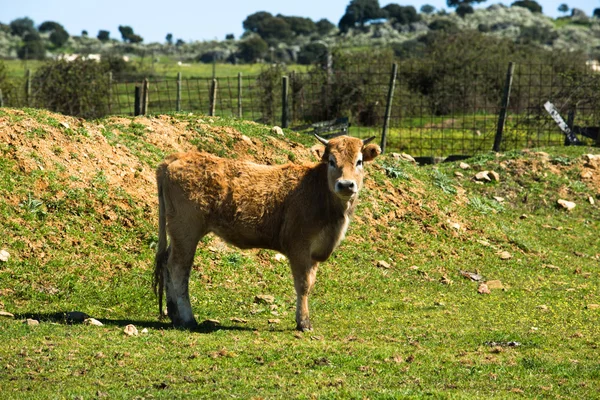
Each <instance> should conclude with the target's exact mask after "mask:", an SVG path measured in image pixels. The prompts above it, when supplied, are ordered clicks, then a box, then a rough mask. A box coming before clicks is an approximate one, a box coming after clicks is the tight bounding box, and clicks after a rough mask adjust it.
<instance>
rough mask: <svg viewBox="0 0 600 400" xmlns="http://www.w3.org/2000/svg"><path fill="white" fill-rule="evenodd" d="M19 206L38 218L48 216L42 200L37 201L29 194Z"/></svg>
mask: <svg viewBox="0 0 600 400" xmlns="http://www.w3.org/2000/svg"><path fill="white" fill-rule="evenodd" d="M19 206H20V207H21V208H22V209H24V210H25V211H26V212H27V213H29V214H33V215H34V216H36V217H37V218H40V219H41V218H44V217H45V216H46V211H44V203H43V202H42V201H41V200H38V199H35V198H34V197H33V196H32V195H31V193H28V194H27V199H26V200H24V201H22V202H21V203H19Z"/></svg>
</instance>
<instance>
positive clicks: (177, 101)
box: [175, 72, 181, 112]
mask: <svg viewBox="0 0 600 400" xmlns="http://www.w3.org/2000/svg"><path fill="white" fill-rule="evenodd" d="M175 111H177V112H180V111H181V72H178V73H177V97H176V99H175Z"/></svg>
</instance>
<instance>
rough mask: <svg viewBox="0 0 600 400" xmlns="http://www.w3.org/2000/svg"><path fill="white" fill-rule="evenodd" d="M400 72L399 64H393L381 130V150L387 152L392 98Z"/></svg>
mask: <svg viewBox="0 0 600 400" xmlns="http://www.w3.org/2000/svg"><path fill="white" fill-rule="evenodd" d="M397 73H398V64H396V63H394V64H392V75H391V76H390V86H389V88H388V95H387V104H386V105H385V116H384V118H383V131H382V132H381V152H382V153H385V146H386V144H387V133H388V128H389V126H390V115H391V113H392V100H393V99H394V88H395V87H396V75H397Z"/></svg>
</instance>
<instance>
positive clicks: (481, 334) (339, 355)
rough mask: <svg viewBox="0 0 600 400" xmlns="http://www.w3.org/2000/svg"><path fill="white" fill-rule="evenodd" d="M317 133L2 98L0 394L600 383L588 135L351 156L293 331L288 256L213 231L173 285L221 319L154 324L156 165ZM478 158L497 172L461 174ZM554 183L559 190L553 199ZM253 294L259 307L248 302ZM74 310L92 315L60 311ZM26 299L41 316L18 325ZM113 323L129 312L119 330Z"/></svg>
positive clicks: (296, 156) (477, 389) (597, 171)
mask: <svg viewBox="0 0 600 400" xmlns="http://www.w3.org/2000/svg"><path fill="white" fill-rule="evenodd" d="M314 142H315V141H314V139H312V138H311V137H307V136H301V135H299V134H296V133H294V132H289V131H288V132H285V135H284V136H278V135H276V134H274V133H272V132H271V129H270V128H269V127H265V126H262V125H258V124H256V123H253V122H243V121H238V120H235V119H219V118H209V117H205V116H198V115H192V114H189V115H188V114H185V115H184V114H180V115H168V116H155V117H148V118H146V117H136V118H129V117H111V118H107V119H103V120H99V121H84V120H78V119H75V118H71V117H64V116H61V115H58V114H53V113H49V112H46V111H40V110H32V109H25V110H12V109H0V154H1V157H0V218H1V220H2V223H1V224H0V250H4V251H6V252H7V253H8V255H9V258H8V260H7V261H0V311H3V312H5V313H12V314H14V318H7V317H3V316H0V337H1V338H2V340H3V342H4V345H3V346H0V364H1V365H2V367H1V368H3V374H5V375H6V377H7V378H8V379H3V380H2V381H1V382H2V383H0V386H1V387H2V391H3V393H4V394H6V393H8V395H7V396H8V397H9V398H47V397H53V396H54V395H55V393H56V390H60V393H63V394H64V396H65V397H73V396H83V397H90V396H97V395H99V394H98V393H100V394H106V395H108V396H110V397H111V398H112V397H134V396H142V397H149V395H151V396H154V397H165V398H168V397H171V398H172V397H182V396H185V395H190V396H196V397H198V396H205V397H206V396H211V397H223V396H230V395H236V396H239V397H244V398H248V397H253V396H266V397H280V396H282V395H283V394H285V393H287V394H289V393H293V395H292V397H304V398H305V397H311V396H332V397H336V396H338V397H346V398H347V397H380V396H384V395H387V396H390V397H402V396H404V397H420V396H423V395H425V394H433V395H438V396H448V397H452V396H457V397H461V398H463V397H464V398H471V397H473V398H475V397H477V398H480V397H481V396H482V395H484V396H486V397H492V398H493V397H498V398H505V397H507V396H510V395H514V394H515V393H521V394H525V395H526V396H528V397H536V396H537V397H539V396H549V397H556V398H558V397H579V398H586V397H588V398H589V397H594V395H595V394H597V393H598V391H599V390H600V369H599V367H598V364H597V357H596V348H597V346H598V343H599V341H600V332H599V331H598V329H597V321H598V318H600V306H598V304H600V294H599V293H600V283H599V282H600V279H599V278H600V273H599V271H600V269H599V267H600V236H598V229H599V228H600V224H599V221H600V208H599V206H598V202H599V201H600V157H597V156H593V154H598V153H600V151H598V149H597V148H581V147H577V148H552V149H543V151H539V150H533V151H524V152H514V153H507V154H489V155H484V156H479V157H477V158H473V159H470V160H467V161H466V163H467V164H468V165H461V164H460V163H449V164H443V165H438V166H435V167H431V166H428V167H418V166H415V165H414V164H412V163H409V162H406V161H403V160H402V158H401V157H399V156H398V155H396V156H394V155H386V156H382V157H380V158H379V159H378V160H377V162H375V163H373V164H371V165H369V166H367V167H366V169H367V177H366V179H365V188H364V192H362V193H361V199H360V205H359V207H358V209H357V214H356V215H355V217H354V219H353V222H352V224H351V226H350V229H349V231H348V234H347V238H346V241H345V242H344V243H343V244H342V246H341V247H340V248H339V249H338V250H337V251H336V252H335V253H334V255H333V257H332V258H331V259H330V260H329V261H327V262H326V263H323V264H322V266H321V269H320V271H319V277H318V279H317V286H316V288H315V292H314V294H313V296H312V297H311V301H310V306H311V309H312V317H313V324H314V326H315V331H314V332H313V333H308V334H298V333H295V332H294V331H293V327H294V308H295V296H294V293H293V285H292V281H291V276H290V273H289V269H288V267H287V265H286V264H285V262H282V261H279V260H278V259H277V258H275V254H274V253H273V252H270V251H264V250H252V251H240V250H238V249H235V248H232V247H229V246H227V245H226V244H225V243H223V242H222V241H220V240H219V239H218V238H215V237H213V236H209V237H207V238H205V239H203V241H202V243H201V246H199V249H198V252H197V256H196V260H195V264H194V272H193V276H192V282H191V285H190V292H191V295H192V303H193V307H194V310H195V312H196V313H197V314H198V318H199V319H200V320H207V319H213V320H214V319H217V320H219V321H220V323H219V324H217V326H216V327H215V326H214V325H215V323H214V322H212V323H210V324H205V325H204V326H203V327H202V328H201V329H200V330H199V331H198V332H187V331H178V330H174V329H171V328H170V327H169V325H168V324H166V323H164V322H158V320H157V315H156V300H155V298H154V295H153V294H152V292H151V285H150V282H151V276H152V257H153V251H154V250H153V248H154V246H155V242H156V225H157V222H156V219H157V214H156V208H157V207H156V206H157V204H156V196H155V191H156V189H155V182H154V169H155V166H156V165H157V164H158V163H159V162H160V161H161V160H162V159H163V158H164V157H165V155H166V154H168V153H171V152H177V151H185V150H190V149H194V148H200V149H202V150H205V151H210V152H212V153H214V154H218V155H221V156H227V157H234V158H239V159H242V158H244V159H250V160H255V161H257V162H261V163H268V164H269V163H270V164H276V163H284V162H295V163H304V162H314V161H316V159H315V156H314V155H313V154H312V153H311V150H310V147H311V146H313V145H314ZM482 171H495V172H496V173H497V174H498V179H499V181H496V180H495V179H494V176H493V175H494V174H488V177H490V179H489V180H487V179H485V178H482V179H481V180H478V179H476V178H475V176H476V174H478V173H479V172H482ZM559 199H560V200H568V201H571V202H574V203H575V204H576V207H575V208H574V209H572V210H571V211H567V210H566V209H564V208H563V207H562V206H560V205H559V204H558V203H557V202H558V200H559ZM484 282H486V285H487V287H486V288H484V287H483V285H482V283H484ZM486 289H487V290H486ZM265 293H267V294H270V295H273V296H274V299H275V300H274V302H273V304H268V305H263V304H259V303H256V302H255V301H254V299H255V296H256V295H259V294H265ZM72 311H80V312H84V313H86V314H88V315H90V316H93V317H94V318H97V319H99V320H100V321H102V322H103V323H104V326H103V327H93V326H88V325H70V324H65V322H73V321H71V320H70V319H69V318H67V317H68V316H69V315H70V314H65V313H68V312H72ZM28 318H29V319H35V320H37V321H41V324H40V325H39V326H29V325H27V324H24V323H23V322H22V321H24V320H27V319H28ZM129 323H133V324H134V325H136V326H137V327H138V328H140V330H141V329H142V328H147V329H148V331H147V333H144V334H142V333H140V334H139V336H137V337H128V336H126V335H124V334H123V328H124V327H125V325H127V324H129ZM203 333H204V334H203ZM510 343H512V344H510ZM515 343H516V344H515ZM42 382H43V383H44V384H40V383H42Z"/></svg>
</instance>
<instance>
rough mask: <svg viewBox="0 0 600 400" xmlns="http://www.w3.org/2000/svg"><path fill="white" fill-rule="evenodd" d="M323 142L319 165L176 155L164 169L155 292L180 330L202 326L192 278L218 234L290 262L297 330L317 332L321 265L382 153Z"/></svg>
mask: <svg viewBox="0 0 600 400" xmlns="http://www.w3.org/2000/svg"><path fill="white" fill-rule="evenodd" d="M317 139H318V140H319V141H320V142H321V143H323V144H324V145H325V150H324V152H323V156H322V158H321V161H320V162H319V163H317V164H313V165H302V166H300V165H294V164H286V165H277V166H266V165H258V164H254V163H251V162H242V161H234V160H228V159H223V158H219V157H216V156H213V155H211V154H207V153H199V152H189V153H180V154H174V155H171V156H170V157H168V158H167V159H166V160H165V161H164V162H163V163H162V164H160V166H159V167H158V170H157V172H156V179H157V185H158V200H159V233H158V246H157V251H156V259H155V272H154V290H155V292H156V293H157V295H158V302H159V311H160V312H161V314H162V296H163V291H166V294H167V313H168V315H169V318H170V319H171V321H172V322H173V324H174V325H175V326H181V327H194V326H196V320H195V318H194V315H193V314H192V307H191V304H190V299H189V293H188V283H189V277H190V271H191V268H192V264H193V261H194V254H195V252H196V246H197V245H198V242H199V241H200V239H201V238H202V237H203V236H204V235H206V234H207V233H209V232H213V233H214V234H216V235H217V236H219V237H221V238H222V239H223V240H225V241H227V242H228V243H231V244H233V245H235V246H237V247H240V248H242V249H247V248H264V249H272V250H276V251H279V252H281V253H283V254H284V255H286V256H287V257H288V259H289V261H290V265H291V268H292V274H293V277H294V287H295V289H296V295H297V303H296V323H297V325H296V327H297V329H299V330H310V329H312V327H311V323H310V320H309V316H308V295H309V293H310V291H311V289H312V287H313V285H314V283H315V278H316V273H317V264H318V262H321V261H325V260H327V259H328V258H329V256H330V255H331V253H332V252H333V250H334V249H335V248H336V247H337V246H338V245H339V244H340V242H341V241H342V239H343V238H344V235H345V233H346V229H347V228H348V222H349V218H350V216H351V215H352V213H353V212H354V207H355V206H356V200H357V197H358V192H359V190H360V188H361V187H362V183H363V175H364V171H363V161H371V160H372V159H374V158H375V157H377V156H378V155H379V154H380V152H381V150H380V149H379V146H377V145H375V144H367V143H368V142H370V141H371V140H372V139H373V138H370V139H367V140H364V141H363V140H360V139H356V138H352V137H348V136H341V137H337V138H334V139H331V140H329V141H328V140H325V139H322V138H320V137H318V136H317ZM167 232H168V234H169V236H170V238H171V241H170V244H169V247H168V248H167Z"/></svg>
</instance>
